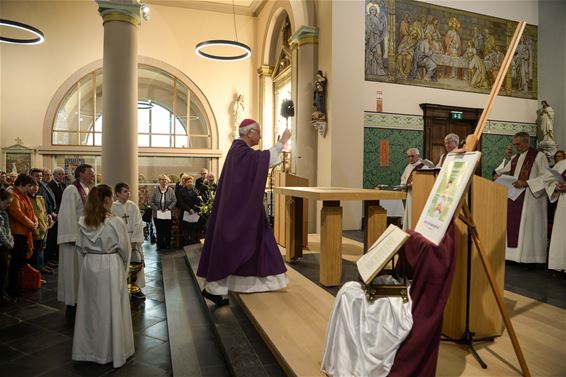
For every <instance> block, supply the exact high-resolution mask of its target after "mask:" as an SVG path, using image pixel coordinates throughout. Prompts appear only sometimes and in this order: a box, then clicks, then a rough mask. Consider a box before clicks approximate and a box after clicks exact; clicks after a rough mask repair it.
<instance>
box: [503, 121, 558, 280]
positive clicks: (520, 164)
mask: <svg viewBox="0 0 566 377" xmlns="http://www.w3.org/2000/svg"><path fill="white" fill-rule="evenodd" d="M513 146H514V147H515V148H516V150H517V152H518V153H517V154H516V155H515V156H514V157H513V158H512V159H511V160H510V161H509V162H507V163H505V161H504V162H503V163H501V165H499V167H497V168H496V169H495V172H496V173H497V175H502V174H508V175H512V176H514V177H515V178H517V180H516V181H515V182H514V183H513V186H514V187H516V188H524V189H525V191H524V193H523V194H521V196H520V197H519V198H517V199H516V200H514V201H513V200H511V199H508V202H507V203H508V208H507V248H506V251H505V259H507V260H511V261H515V262H519V263H527V264H528V265H525V268H526V269H533V268H534V265H533V264H534V263H545V262H546V246H547V213H546V206H547V199H546V195H545V190H544V185H543V183H542V179H541V178H542V177H543V176H544V174H545V173H546V172H547V168H548V160H547V159H546V156H545V155H544V153H541V152H538V151H537V150H535V149H534V148H530V147H529V134H528V133H526V132H518V133H516V134H515V135H514V136H513Z"/></svg>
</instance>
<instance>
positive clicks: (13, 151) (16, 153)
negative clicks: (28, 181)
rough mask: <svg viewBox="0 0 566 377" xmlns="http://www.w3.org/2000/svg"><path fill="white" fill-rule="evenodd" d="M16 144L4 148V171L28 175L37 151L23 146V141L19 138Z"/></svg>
mask: <svg viewBox="0 0 566 377" xmlns="http://www.w3.org/2000/svg"><path fill="white" fill-rule="evenodd" d="M15 140H16V144H14V145H11V146H9V147H6V148H3V149H2V152H3V154H4V171H5V172H6V173H18V174H20V173H26V174H27V173H28V172H29V170H30V169H31V168H32V165H33V155H34V153H35V151H34V150H33V149H31V148H28V147H26V146H24V145H23V142H22V140H21V139H20V138H19V137H17V138H16V139H15Z"/></svg>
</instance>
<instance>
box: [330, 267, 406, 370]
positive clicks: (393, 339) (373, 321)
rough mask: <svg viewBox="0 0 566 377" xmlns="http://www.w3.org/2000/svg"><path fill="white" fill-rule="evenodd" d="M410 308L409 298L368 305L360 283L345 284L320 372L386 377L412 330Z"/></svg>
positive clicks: (331, 321)
mask: <svg viewBox="0 0 566 377" xmlns="http://www.w3.org/2000/svg"><path fill="white" fill-rule="evenodd" d="M378 279H381V278H378ZM389 279H391V280H392V278H391V277H389ZM411 307H412V302H411V299H410V297H409V301H408V302H406V303H403V299H402V298H401V297H382V298H378V299H376V300H375V301H373V302H369V301H368V300H367V299H366V296H365V292H364V290H363V289H362V286H361V284H360V283H358V282H354V281H350V282H347V283H346V284H344V285H343V286H342V288H341V289H340V291H338V294H337V295H336V302H335V304H334V308H333V309H332V313H331V314H330V320H329V322H328V329H327V332H326V340H325V345H324V355H323V356H322V365H321V370H322V371H323V372H324V373H326V374H327V375H329V376H332V377H337V376H360V377H362V376H364V377H365V376H372V377H379V376H387V375H388V374H389V371H390V370H391V367H392V365H393V361H394V359H395V354H396V353H397V350H398V349H399V347H400V346H401V343H402V342H403V341H404V340H405V338H406V337H407V336H408V335H409V332H410V331H411V329H412V327H413V316H412V314H411Z"/></svg>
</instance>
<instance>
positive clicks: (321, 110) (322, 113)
mask: <svg viewBox="0 0 566 377" xmlns="http://www.w3.org/2000/svg"><path fill="white" fill-rule="evenodd" d="M313 86H314V103H313V107H314V112H313V113H312V117H311V120H312V125H313V127H314V128H316V129H317V130H318V133H319V135H320V136H322V137H325V136H326V130H327V126H328V122H327V119H326V88H327V80H326V76H324V73H322V71H321V70H319V71H318V72H317V73H316V77H315V79H314V83H313Z"/></svg>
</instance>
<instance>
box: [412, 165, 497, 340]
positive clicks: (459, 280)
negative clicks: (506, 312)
mask: <svg viewBox="0 0 566 377" xmlns="http://www.w3.org/2000/svg"><path fill="white" fill-rule="evenodd" d="M435 179H436V173H435V172H433V171H430V172H425V171H420V172H419V171H418V172H416V173H415V175H414V178H413V203H412V209H413V213H412V216H413V224H411V226H410V228H411V229H414V228H415V226H416V223H417V221H418V219H419V217H420V215H421V212H422V210H423V208H424V206H425V203H426V200H427V198H428V196H429V194H430V191H431V190H432V186H433V185H434V181H435ZM470 190H471V203H468V205H469V207H470V210H471V212H472V215H473V217H474V222H475V224H476V226H477V229H478V232H479V234H481V236H482V244H483V245H484V248H485V250H486V251H487V255H488V258H489V261H490V264H491V266H492V267H493V271H494V275H495V280H496V282H497V289H498V290H499V291H500V293H501V295H502V296H503V283H504V278H505V242H506V232H507V191H506V190H505V187H503V186H501V185H498V184H496V183H494V182H491V181H489V180H487V179H485V178H482V177H479V176H477V175H474V176H473V177H472V182H471V186H470ZM456 233H457V241H456V245H457V246H456V247H457V251H456V252H457V254H458V255H457V262H456V263H457V265H456V273H455V275H454V281H453V283H452V290H451V292H450V297H449V298H448V302H447V304H446V308H445V309H444V321H443V325H442V333H443V334H444V335H446V336H448V337H449V338H452V339H459V338H460V337H461V336H462V334H463V333H464V330H465V322H466V279H467V263H468V253H467V251H468V249H467V248H468V227H467V225H466V224H464V222H463V221H462V220H460V219H458V220H456ZM472 247H473V249H472V254H471V255H472V259H471V274H470V279H471V290H470V320H469V321H470V322H469V330H470V331H473V332H474V333H475V335H474V337H475V338H476V339H481V338H489V337H495V336H500V335H501V334H502V332H503V325H504V323H503V318H502V317H501V314H500V313H499V310H498V307H497V302H496V300H495V297H494V295H493V293H492V291H491V288H490V286H489V281H488V278H487V275H486V273H485V270H484V268H483V266H482V265H481V260H480V257H479V256H478V252H477V250H476V247H475V245H472Z"/></svg>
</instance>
